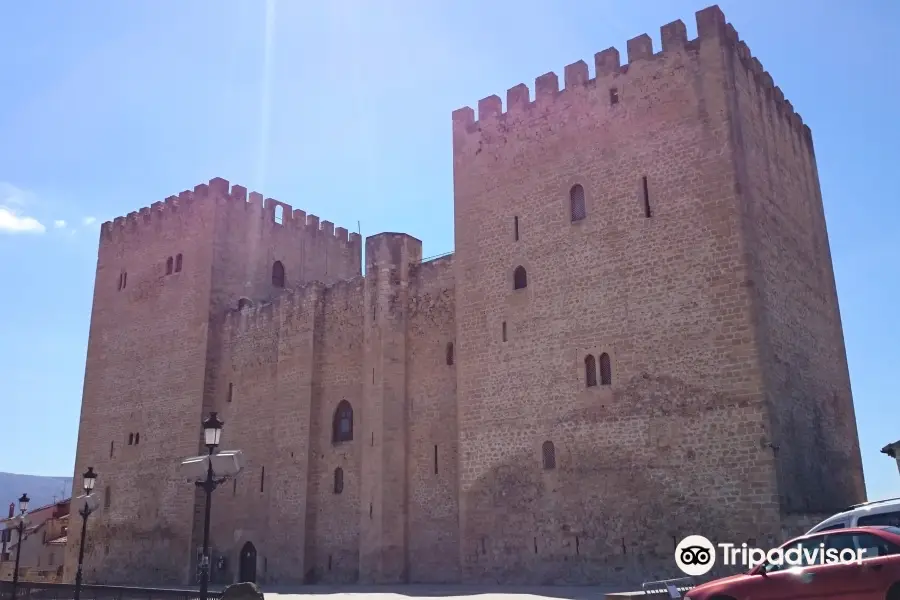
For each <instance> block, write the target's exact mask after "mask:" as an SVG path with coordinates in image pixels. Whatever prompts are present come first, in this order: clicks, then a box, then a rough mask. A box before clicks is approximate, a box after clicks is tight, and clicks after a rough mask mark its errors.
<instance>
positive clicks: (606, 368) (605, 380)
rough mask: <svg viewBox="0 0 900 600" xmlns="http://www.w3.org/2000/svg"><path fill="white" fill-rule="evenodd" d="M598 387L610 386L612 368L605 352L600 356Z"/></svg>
mask: <svg viewBox="0 0 900 600" xmlns="http://www.w3.org/2000/svg"><path fill="white" fill-rule="evenodd" d="M600 385H612V366H611V365H610V364H609V354H607V353H606V352H604V353H603V354H601V355H600Z"/></svg>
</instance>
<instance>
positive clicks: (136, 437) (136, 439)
mask: <svg viewBox="0 0 900 600" xmlns="http://www.w3.org/2000/svg"><path fill="white" fill-rule="evenodd" d="M140 443H141V434H140V433H136V434H134V445H135V446H137V445H138V444H140Z"/></svg>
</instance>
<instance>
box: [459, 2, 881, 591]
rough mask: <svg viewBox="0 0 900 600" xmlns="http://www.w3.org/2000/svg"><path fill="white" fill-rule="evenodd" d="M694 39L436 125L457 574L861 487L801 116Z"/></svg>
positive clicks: (731, 48)
mask: <svg viewBox="0 0 900 600" xmlns="http://www.w3.org/2000/svg"><path fill="white" fill-rule="evenodd" d="M697 32H698V37H697V39H694V40H688V38H687V34H686V28H685V25H684V23H682V22H681V21H675V22H673V23H670V24H668V25H666V26H664V27H662V29H661V39H662V51H661V52H654V49H653V45H652V41H651V38H650V37H649V36H648V35H646V34H644V35H641V36H638V37H636V38H634V39H631V40H629V41H628V45H627V50H628V51H627V63H625V64H622V62H621V60H620V55H619V52H618V51H617V50H616V49H614V48H610V49H608V50H605V51H603V52H600V53H598V54H597V55H596V56H595V60H594V69H595V76H594V77H591V76H590V74H589V68H588V65H587V64H586V63H585V62H583V61H579V62H576V63H574V64H571V65H569V66H567V67H566V68H565V74H564V78H563V79H564V80H563V82H562V85H561V84H560V81H559V78H558V77H557V75H556V74H554V73H547V74H546V75H542V76H540V77H538V78H537V79H536V81H535V87H534V97H533V98H532V97H531V94H530V91H529V89H528V87H526V86H525V85H518V86H515V87H513V88H511V89H510V90H509V91H508V92H507V96H506V109H505V111H504V109H503V102H502V100H501V99H500V97H498V96H490V97H487V98H484V99H483V100H481V101H480V102H479V103H478V114H477V118H476V114H475V111H474V110H472V109H471V108H463V109H460V110H457V111H456V112H455V113H454V115H453V160H454V165H453V166H454V186H455V201H456V212H455V231H456V256H455V260H454V265H455V269H456V286H457V287H456V308H457V311H456V323H457V344H458V356H459V360H458V365H457V373H458V375H457V376H458V399H459V400H458V402H459V405H458V411H459V412H458V415H459V417H458V418H459V436H460V437H459V444H460V447H459V456H460V464H459V473H460V482H459V483H460V524H461V528H462V530H461V537H462V543H461V562H462V566H463V577H464V578H473V579H474V578H485V579H491V578H500V579H502V578H505V577H508V576H509V575H510V574H511V573H515V572H517V571H520V572H521V571H528V572H529V573H533V574H534V577H535V578H538V579H541V578H542V577H543V579H544V580H545V581H548V582H550V581H555V580H560V579H562V580H566V579H568V580H570V581H576V580H579V579H581V578H582V577H583V575H584V569H588V568H592V567H589V566H586V565H583V564H580V563H579V562H578V561H577V558H576V557H578V556H579V555H582V554H585V553H590V554H591V555H593V556H602V557H603V561H602V562H603V568H604V569H607V570H609V569H613V568H620V569H626V568H628V565H630V564H632V563H631V562H630V557H632V556H639V557H641V560H642V561H645V562H650V561H652V560H653V557H658V558H659V559H660V560H661V561H664V562H665V563H666V564H668V562H670V561H671V552H672V550H673V548H674V538H675V537H676V536H683V535H686V534H688V533H691V532H693V533H704V532H706V533H708V534H709V535H710V536H712V537H713V538H715V539H722V537H723V535H724V536H731V538H732V539H734V540H735V541H744V540H748V539H756V540H757V541H758V542H759V543H762V541H763V540H765V539H769V540H770V541H774V540H775V539H776V538H778V537H779V535H780V531H779V528H780V527H781V526H784V527H788V526H790V525H792V524H796V522H798V520H802V519H807V518H809V516H810V515H812V514H814V513H820V512H829V511H831V510H834V509H838V508H842V507H844V506H846V505H848V504H850V503H854V502H858V501H860V500H862V499H863V498H864V485H863V479H862V469H861V462H860V453H859V447H858V442H857V439H858V438H857V433H856V424H855V419H854V411H853V403H852V399H851V393H850V383H849V377H848V369H847V362H846V355H845V350H844V342H843V334H842V329H841V321H840V315H839V310H838V302H837V296H836V293H835V284H834V275H833V272H832V263H831V257H830V254H829V247H828V237H827V233H826V229H825V221H824V217H823V210H822V199H821V194H820V190H819V181H818V176H817V172H816V161H815V153H814V151H813V144H812V137H811V134H810V130H809V128H808V127H807V126H805V125H804V124H803V122H802V120H801V119H800V116H799V115H798V114H797V113H795V112H794V110H793V108H792V106H791V104H790V102H788V101H786V100H785V98H784V95H783V94H782V92H781V90H780V89H779V88H778V87H775V86H774V84H773V82H772V78H771V77H770V76H769V74H768V73H767V72H765V71H764V70H763V68H762V66H761V65H760V63H759V61H758V60H756V59H755V58H754V57H753V56H752V55H751V53H750V50H749V48H748V47H747V45H746V44H745V43H744V42H742V41H740V39H739V37H738V34H737V32H736V31H735V30H734V28H733V27H732V26H731V25H728V24H726V21H725V18H724V16H723V14H722V12H721V11H720V10H719V8H718V7H716V6H713V7H710V8H707V9H705V10H702V11H700V12H698V13H697ZM542 466H543V468H542ZM679 539H680V538H679ZM523 549H528V552H525V553H524V554H523ZM564 560H569V561H570V562H568V564H564ZM575 570H578V572H577V573H576V572H575ZM644 573H645V574H646V573H647V571H646V570H645V571H644Z"/></svg>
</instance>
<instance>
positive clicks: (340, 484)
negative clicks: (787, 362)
mask: <svg viewBox="0 0 900 600" xmlns="http://www.w3.org/2000/svg"><path fill="white" fill-rule="evenodd" d="M343 491H344V470H343V469H342V468H340V467H338V468H336V469H335V470H334V493H335V494H340V493H341V492H343Z"/></svg>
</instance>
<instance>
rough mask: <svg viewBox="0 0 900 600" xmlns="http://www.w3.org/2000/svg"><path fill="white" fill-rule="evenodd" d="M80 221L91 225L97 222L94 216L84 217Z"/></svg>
mask: <svg viewBox="0 0 900 600" xmlns="http://www.w3.org/2000/svg"><path fill="white" fill-rule="evenodd" d="M81 222H82V223H83V224H85V225H93V224H94V223H96V222H97V219H96V218H95V217H85V218H84V219H82V221H81Z"/></svg>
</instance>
